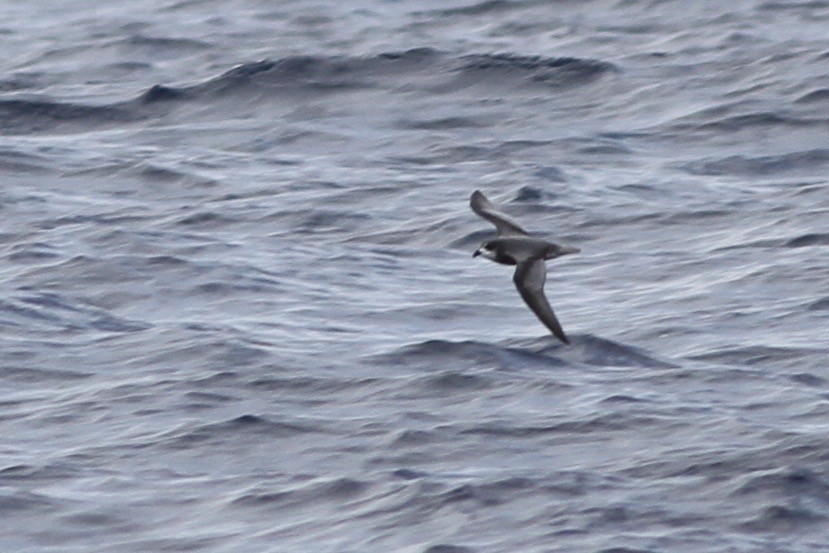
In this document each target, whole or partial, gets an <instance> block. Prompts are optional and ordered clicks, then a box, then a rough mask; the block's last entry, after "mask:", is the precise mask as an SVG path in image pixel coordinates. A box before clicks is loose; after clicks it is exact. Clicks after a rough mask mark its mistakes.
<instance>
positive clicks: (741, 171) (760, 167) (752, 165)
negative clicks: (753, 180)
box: [679, 148, 829, 176]
mask: <svg viewBox="0 0 829 553" xmlns="http://www.w3.org/2000/svg"><path fill="white" fill-rule="evenodd" d="M827 164H829V149H826V148H814V149H811V150H805V151H800V152H790V153H786V154H779V155H769V156H757V157H749V156H744V155H732V156H727V157H723V158H717V159H702V160H699V161H694V162H691V163H687V164H683V165H681V166H679V169H682V170H684V171H687V172H688V173H690V174H692V175H705V176H719V175H741V176H764V175H769V174H777V173H784V172H788V171H795V170H799V171H810V170H811V171H821V170H823V169H824V168H825V166H826V165H827Z"/></svg>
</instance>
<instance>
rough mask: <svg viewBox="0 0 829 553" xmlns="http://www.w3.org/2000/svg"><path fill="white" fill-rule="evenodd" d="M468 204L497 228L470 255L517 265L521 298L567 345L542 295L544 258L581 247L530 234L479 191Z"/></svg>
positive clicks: (545, 274)
mask: <svg viewBox="0 0 829 553" xmlns="http://www.w3.org/2000/svg"><path fill="white" fill-rule="evenodd" d="M469 206H470V207H471V208H472V211H474V212H475V213H477V214H478V215H480V216H481V217H483V218H484V219H486V220H487V221H489V222H490V223H492V224H493V225H495V228H496V229H497V230H498V236H497V238H494V239H492V240H487V241H485V242H484V243H483V244H481V247H480V248H478V249H477V250H476V251H475V253H474V254H473V257H477V256H479V255H482V256H484V257H486V258H488V259H491V260H492V261H495V262H496V263H501V264H503V265H516V268H515V274H514V275H513V278H512V280H513V282H514V283H515V287H516V288H518V293H519V294H521V298H522V299H523V300H524V302H525V303H526V304H527V306H528V307H529V308H530V309H531V310H532V312H533V313H535V315H536V317H538V319H539V320H540V321H541V322H542V323H544V325H545V326H546V327H547V328H549V329H550V332H552V333H553V334H554V335H555V336H556V338H558V339H559V340H561V341H562V342H564V343H565V344H569V343H570V340H569V339H568V338H567V335H566V334H564V330H563V329H562V328H561V324H559V322H558V319H556V316H555V313H553V309H552V307H550V303H549V302H548V301H547V297H546V296H545V295H544V282H545V281H546V280H547V266H546V264H545V260H547V259H553V258H556V257H559V256H562V255H566V254H569V253H578V252H579V251H580V250H579V249H578V248H573V247H569V246H559V245H558V244H553V243H552V242H548V241H546V240H543V239H541V238H536V237H534V236H531V235H530V233H528V232H527V231H526V230H524V229H523V228H522V227H521V225H519V224H518V223H516V222H515V221H514V220H513V219H512V218H510V217H509V216H508V215H506V214H504V213H502V212H501V211H499V210H498V208H496V207H495V206H494V205H493V204H492V202H490V201H489V200H488V199H487V197H486V196H484V195H483V193H481V191H480V190H476V191H475V192H473V193H472V197H471V198H469Z"/></svg>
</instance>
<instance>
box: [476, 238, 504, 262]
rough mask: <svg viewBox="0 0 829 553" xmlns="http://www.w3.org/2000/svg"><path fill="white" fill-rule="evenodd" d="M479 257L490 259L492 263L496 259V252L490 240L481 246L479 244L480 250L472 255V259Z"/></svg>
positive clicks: (494, 245) (493, 243)
mask: <svg viewBox="0 0 829 553" xmlns="http://www.w3.org/2000/svg"><path fill="white" fill-rule="evenodd" d="M479 255H482V256H484V257H486V258H487V259H492V260H493V261H494V260H495V258H496V257H498V251H497V247H496V244H495V242H493V241H492V240H488V241H486V242H484V243H483V244H481V247H480V248H478V249H477V250H475V253H473V254H472V257H478V256H479Z"/></svg>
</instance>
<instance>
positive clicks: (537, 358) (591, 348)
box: [374, 334, 675, 387]
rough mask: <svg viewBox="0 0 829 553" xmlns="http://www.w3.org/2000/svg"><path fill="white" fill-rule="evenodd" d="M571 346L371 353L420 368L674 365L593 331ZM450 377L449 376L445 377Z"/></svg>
mask: <svg viewBox="0 0 829 553" xmlns="http://www.w3.org/2000/svg"><path fill="white" fill-rule="evenodd" d="M570 338H571V341H572V345H570V346H565V345H564V344H560V343H558V342H557V341H556V340H555V339H554V338H547V337H544V338H539V339H531V340H515V341H512V342H507V343H504V344H490V343H485V342H476V341H462V342H452V341H448V340H427V341H424V342H419V343H416V344H410V345H407V346H404V347H402V348H398V349H396V350H394V351H392V352H389V353H385V354H381V355H378V356H374V360H375V361H378V362H383V363H392V364H400V365H418V366H424V365H425V366H447V365H449V366H451V367H453V371H458V370H461V369H463V368H480V367H482V366H484V367H492V366H495V367H497V368H500V369H513V370H514V369H519V368H539V367H545V368H549V369H555V368H560V367H570V366H574V365H592V366H597V367H643V368H674V367H675V365H673V364H671V363H668V362H666V361H663V360H661V359H657V358H656V357H654V356H651V355H649V354H648V353H647V352H645V351H644V350H641V349H640V348H636V347H632V346H626V345H624V344H620V343H618V342H614V341H612V340H607V339H604V338H598V337H596V336H592V335H589V334H587V335H572V336H570ZM447 379H448V380H447ZM447 383H449V384H450V385H460V386H464V387H467V386H473V387H481V386H486V385H487V382H485V381H483V380H481V379H480V377H478V378H475V379H472V380H470V379H468V378H461V377H456V378H452V377H451V376H447V375H443V376H442V377H440V381H439V382H436V383H435V385H447Z"/></svg>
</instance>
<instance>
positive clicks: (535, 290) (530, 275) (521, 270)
mask: <svg viewBox="0 0 829 553" xmlns="http://www.w3.org/2000/svg"><path fill="white" fill-rule="evenodd" d="M512 280H513V282H515V287H516V288H518V292H519V293H520V294H521V297H522V298H523V299H524V302H525V303H526V304H527V305H528V306H529V308H530V309H532V312H533V313H535V316H536V317H538V319H539V320H540V321H541V322H542V323H544V325H545V326H546V327H547V328H549V329H550V331H551V332H552V333H553V334H554V335H555V336H556V338H558V339H559V340H561V341H562V342H564V343H565V344H569V343H570V340H568V339H567V336H566V335H565V334H564V330H563V329H562V328H561V325H560V324H559V322H558V319H556V316H555V313H553V308H552V307H550V303H549V302H548V301H547V298H546V297H545V296H544V282H545V281H546V280H547V266H546V265H545V264H544V260H543V259H528V260H527V261H524V262H522V263H519V264H518V267H517V268H516V269H515V276H513V278H512Z"/></svg>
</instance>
